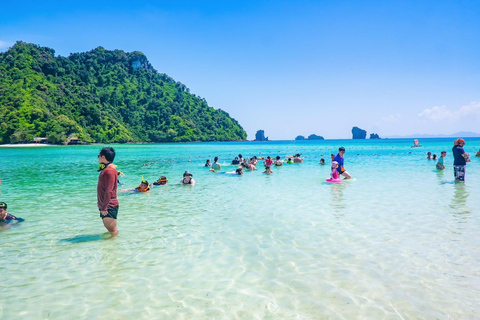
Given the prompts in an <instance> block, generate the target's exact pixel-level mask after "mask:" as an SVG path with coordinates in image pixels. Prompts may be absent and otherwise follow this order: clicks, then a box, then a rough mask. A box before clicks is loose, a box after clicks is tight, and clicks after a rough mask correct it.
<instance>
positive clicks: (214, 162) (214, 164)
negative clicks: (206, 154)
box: [212, 157, 222, 171]
mask: <svg viewBox="0 0 480 320" xmlns="http://www.w3.org/2000/svg"><path fill="white" fill-rule="evenodd" d="M212 168H213V169H214V170H215V171H219V170H220V169H221V168H222V166H221V165H220V164H219V163H218V157H215V158H214V159H213V164H212Z"/></svg>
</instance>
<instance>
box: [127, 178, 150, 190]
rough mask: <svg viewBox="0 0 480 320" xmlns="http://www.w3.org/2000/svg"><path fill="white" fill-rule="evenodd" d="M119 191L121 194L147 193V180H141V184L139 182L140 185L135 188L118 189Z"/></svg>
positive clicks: (148, 187)
mask: <svg viewBox="0 0 480 320" xmlns="http://www.w3.org/2000/svg"><path fill="white" fill-rule="evenodd" d="M119 191H122V192H129V191H130V192H148V191H150V186H149V184H148V181H147V180H142V182H140V184H139V185H138V187H136V188H131V189H120V190H119Z"/></svg>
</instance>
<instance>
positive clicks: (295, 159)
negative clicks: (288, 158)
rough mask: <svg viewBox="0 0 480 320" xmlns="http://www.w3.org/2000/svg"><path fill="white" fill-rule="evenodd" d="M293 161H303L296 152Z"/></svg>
mask: <svg viewBox="0 0 480 320" xmlns="http://www.w3.org/2000/svg"><path fill="white" fill-rule="evenodd" d="M293 162H294V163H302V162H303V159H302V158H300V153H297V154H296V155H295V157H293Z"/></svg>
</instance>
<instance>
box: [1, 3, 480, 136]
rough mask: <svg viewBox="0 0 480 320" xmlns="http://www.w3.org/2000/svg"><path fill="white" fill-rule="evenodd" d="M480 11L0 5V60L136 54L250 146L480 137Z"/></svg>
mask: <svg viewBox="0 0 480 320" xmlns="http://www.w3.org/2000/svg"><path fill="white" fill-rule="evenodd" d="M479 35H480V1H478V0H474V1H462V0H451V1H443V0H435V1H428V0H426V1H418V0H415V1H412V0H402V1H389V0H384V1H378V0H376V1H362V0H351V1H347V0H328V1H323V0H317V1H304V0H294V1H281V0H276V1H268V0H267V1H258V0H257V1H250V0H245V1H188V0H186V1H171V0H170V1H151V2H149V1H123V0H116V1H98V2H97V1H89V0H85V1H77V2H75V3H73V2H72V3H69V1H49V0H44V1H29V0H27V1H5V0H4V1H2V4H1V9H0V51H5V50H8V48H9V47H11V46H12V45H13V44H15V42H16V41H19V40H21V41H24V42H29V43H34V44H38V45H40V46H45V47H50V48H53V49H54V50H55V52H56V54H57V55H62V56H68V55H69V54H70V53H74V52H85V51H90V50H92V49H94V48H96V47H99V46H102V47H104V48H106V49H109V50H114V49H121V50H124V51H126V52H131V51H141V52H143V53H144V54H145V55H146V56H147V58H148V60H149V61H150V63H151V64H152V65H153V67H154V68H155V69H156V70H158V71H159V72H161V73H166V74H168V75H169V76H171V77H172V78H173V79H175V80H176V81H180V82H182V83H183V84H185V85H186V86H187V87H188V88H190V92H192V93H194V94H196V95H198V96H201V97H203V98H205V99H206V100H207V102H208V104H209V105H210V106H211V107H214V108H215V109H222V110H225V111H226V112H228V113H229V114H230V116H232V117H233V118H235V119H236V120H238V121H239V123H240V124H241V125H242V126H243V128H244V129H245V131H246V132H247V134H248V139H254V138H255V133H256V131H257V130H260V129H262V130H265V135H266V136H268V137H269V138H270V139H271V140H292V139H294V138H295V137H296V136H297V135H304V136H308V135H310V134H317V135H321V136H323V137H325V138H326V139H349V138H351V137H352V134H351V129H352V127H353V126H358V127H360V128H362V129H364V130H366V131H367V133H368V134H370V133H378V134H379V135H380V136H381V137H388V136H407V135H412V134H452V133H455V132H458V131H472V132H478V133H480V126H479V123H480V90H479V89H480V41H479V40H480V36H479Z"/></svg>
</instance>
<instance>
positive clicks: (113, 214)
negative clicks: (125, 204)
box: [100, 206, 118, 220]
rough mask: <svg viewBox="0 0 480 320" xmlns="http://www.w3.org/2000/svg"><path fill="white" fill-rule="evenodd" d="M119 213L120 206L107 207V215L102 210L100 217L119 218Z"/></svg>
mask: <svg viewBox="0 0 480 320" xmlns="http://www.w3.org/2000/svg"><path fill="white" fill-rule="evenodd" d="M117 214H118V206H116V207H108V208H107V215H105V216H104V215H103V214H102V212H101V211H100V218H102V219H103V218H112V219H115V220H116V219H117Z"/></svg>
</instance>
